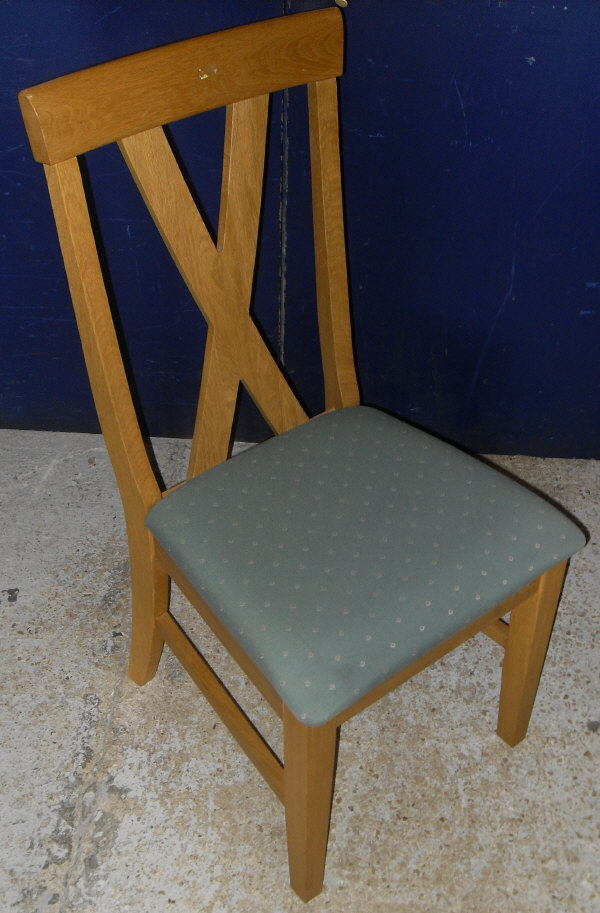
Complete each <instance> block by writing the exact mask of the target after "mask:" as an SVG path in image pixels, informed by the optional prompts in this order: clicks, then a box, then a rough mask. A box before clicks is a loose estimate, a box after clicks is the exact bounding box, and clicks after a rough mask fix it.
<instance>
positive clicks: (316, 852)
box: [283, 708, 337, 901]
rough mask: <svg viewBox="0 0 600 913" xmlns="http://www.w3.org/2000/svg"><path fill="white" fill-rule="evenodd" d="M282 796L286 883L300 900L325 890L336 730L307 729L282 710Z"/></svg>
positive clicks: (286, 711) (327, 727) (325, 728)
mask: <svg viewBox="0 0 600 913" xmlns="http://www.w3.org/2000/svg"><path fill="white" fill-rule="evenodd" d="M283 731H284V774H283V775H284V797H285V819H286V829H287V842H288V856H289V866H290V884H291V886H292V888H293V889H294V891H296V893H297V894H298V895H299V896H300V897H301V898H302V900H304V901H309V900H311V899H312V898H313V897H315V896H316V895H317V894H318V893H319V892H320V891H321V889H322V887H323V876H324V873H325V857H326V854H327V838H328V836H329V821H330V817H331V802H332V797H333V784H334V779H335V766H336V750H337V729H336V727H335V726H332V725H327V724H326V725H325V726H315V727H313V726H305V725H303V724H302V723H300V722H299V721H298V720H297V719H296V718H295V717H294V716H293V715H292V714H291V713H290V712H289V711H288V710H287V708H284V715H283Z"/></svg>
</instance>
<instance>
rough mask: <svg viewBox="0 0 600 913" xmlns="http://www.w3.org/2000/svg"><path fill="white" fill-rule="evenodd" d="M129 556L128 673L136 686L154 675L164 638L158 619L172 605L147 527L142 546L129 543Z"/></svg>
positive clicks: (167, 577)
mask: <svg viewBox="0 0 600 913" xmlns="http://www.w3.org/2000/svg"><path fill="white" fill-rule="evenodd" d="M146 537H147V540H148V541H145V540H146ZM129 555H130V565H131V609H132V620H131V646H130V650H129V669H128V675H129V677H130V678H131V679H132V680H133V681H134V682H135V683H136V684H137V685H145V684H146V682H149V681H150V679H151V678H153V677H154V675H155V673H156V670H157V668H158V664H159V662H160V658H161V655H162V651H163V646H164V639H163V637H162V635H161V634H160V632H159V631H158V629H157V627H156V619H157V618H158V616H159V615H162V614H163V612H166V611H167V610H168V608H169V576H168V574H167V573H166V572H165V571H164V570H163V569H162V568H161V567H160V566H159V564H158V561H157V559H156V555H155V553H154V547H153V545H152V542H151V540H150V534H149V533H147V532H146V530H144V532H143V540H142V542H141V546H140V547H138V548H135V547H134V544H133V543H131V542H130V549H129Z"/></svg>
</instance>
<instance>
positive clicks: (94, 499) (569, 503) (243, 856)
mask: <svg viewBox="0 0 600 913" xmlns="http://www.w3.org/2000/svg"><path fill="white" fill-rule="evenodd" d="M158 450H159V452H160V457H161V458H162V460H163V463H164V465H166V467H167V469H166V475H167V476H170V477H171V478H173V477H176V476H177V475H178V473H179V471H180V468H181V464H182V458H183V455H184V450H185V445H183V444H182V443H181V442H169V441H162V442H160V443H159V446H158ZM0 453H1V455H2V459H1V461H0V482H1V487H0V491H1V497H2V564H1V572H2V578H1V582H0V590H1V593H0V612H1V615H2V629H3V631H4V637H3V641H4V651H3V663H2V665H1V668H0V677H1V679H2V683H1V685H2V694H3V695H4V699H3V702H2V713H1V726H2V741H1V745H2V755H1V761H0V782H1V786H2V815H1V817H0V905H1V908H2V910H7V911H8V910H16V911H18V913H41V911H46V910H48V911H54V913H63V911H77V913H84V911H86V913H87V911H98V913H109V911H110V913H163V911H165V913H166V911H180V913H188V911H190V913H191V911H214V913H234V911H235V913H238V911H239V913H242V911H243V913H280V911H281V913H283V911H286V913H295V911H300V910H303V909H309V910H311V911H314V913H321V911H328V913H337V911H340V913H342V911H343V913H354V911H356V913H364V911H367V910H368V911H369V913H379V911H382V913H383V911H390V913H391V911H394V913H403V911H406V913H408V911H410V913H431V911H433V910H440V911H443V913H452V911H456V913H459V911H460V913H463V911H464V913H467V911H468V913H479V911H481V913H567V911H568V913H571V911H572V913H575V911H577V913H580V911H585V913H588V911H590V913H592V911H600V888H599V880H600V840H599V836H600V835H599V827H600V808H599V804H598V792H599V790H600V772H599V771H600V768H599V765H598V758H599V755H600V682H599V669H600V660H599V656H598V643H599V630H600V561H599V547H600V516H599V511H598V507H599V505H600V484H599V483H600V463H597V462H591V461H579V460H574V461H567V460H539V459H532V458H520V457H514V458H506V459H502V460H501V461H500V462H502V463H503V464H504V465H505V466H508V467H509V468H510V469H512V470H514V471H515V472H518V473H519V474H520V475H521V476H522V477H524V478H526V479H528V480H529V481H530V482H532V483H534V484H536V485H537V486H538V487H539V488H541V489H542V490H544V491H546V492H548V493H549V494H550V495H553V496H555V497H556V498H558V499H559V500H560V501H561V502H562V503H563V504H564V505H565V506H566V507H567V508H569V509H570V510H571V511H572V512H573V513H574V514H575V515H576V516H578V517H579V518H580V520H581V521H582V522H583V523H584V524H585V525H586V526H587V528H588V529H589V531H590V533H591V542H590V544H589V545H588V546H587V548H586V549H585V550H584V551H583V552H582V553H581V554H579V555H577V556H576V557H575V558H574V560H573V562H572V565H571V571H570V575H569V577H568V582H567V586H566V591H565V593H564V597H563V602H562V608H561V610H560V614H559V617H558V620H557V624H556V628H555V632H554V637H553V641H552V645H551V648H550V651H549V655H548V659H547V663H546V668H545V671H544V675H543V677H542V682H541V686H540V691H539V693H538V700H537V704H536V708H535V711H534V715H533V719H532V722H531V726H530V730H529V735H528V737H527V739H526V740H525V742H523V743H522V744H521V745H520V746H519V747H518V748H516V749H514V750H511V749H510V748H508V747H507V746H506V745H505V744H504V743H503V742H502V741H500V740H499V739H498V738H497V736H496V735H495V734H494V727H495V708H496V704H497V695H498V683H499V671H500V658H501V651H500V649H499V648H498V647H497V646H496V645H495V644H494V643H492V642H491V641H489V640H488V639H486V638H484V637H478V638H476V639H475V640H474V641H472V642H471V643H470V644H468V645H465V646H464V647H463V648H461V649H460V650H459V651H457V652H456V653H454V654H453V655H452V656H451V657H450V658H447V659H445V660H443V661H442V662H440V663H439V664H438V665H437V666H436V667H435V668H433V669H430V670H427V671H426V672H424V673H422V674H421V675H419V676H417V677H416V678H415V679H413V680H412V681H411V682H409V683H408V684H407V685H405V686H404V687H403V688H401V689H400V690H399V691H398V692H397V693H396V694H394V695H391V696H389V697H388V698H386V699H384V700H383V701H381V702H380V703H379V705H378V706H376V707H375V708H371V709H370V710H368V711H367V712H365V713H364V714H363V715H362V716H361V717H359V718H358V719H356V720H353V721H352V722H351V723H349V724H347V725H346V727H345V728H344V729H343V730H342V739H341V746H340V757H339V769H338V778H337V784H336V795H335V800H334V808H333V817H332V829H331V836H330V843H329V855H328V862H327V871H326V883H325V888H324V891H323V893H322V894H321V895H320V896H319V897H318V898H317V899H315V900H314V901H313V902H312V903H311V904H310V905H309V906H308V907H305V905H304V904H302V902H301V901H300V900H299V899H298V898H297V897H296V896H295V894H293V893H292V892H291V890H290V889H289V887H288V886H287V863H286V851H285V838H284V821H283V814H282V810H281V808H280V806H279V805H278V803H277V800H276V799H275V798H274V797H273V796H272V794H271V793H270V791H269V789H268V787H267V786H266V785H264V784H263V782H262V781H261V779H260V777H259V776H258V774H256V773H255V771H254V769H253V768H252V766H251V765H250V763H249V762H248V761H247V760H246V759H245V757H244V756H243V755H242V754H241V753H240V752H239V751H238V750H237V747H236V746H235V744H234V743H233V741H232V740H231V738H230V736H229V734H228V733H227V731H226V730H225V728H224V727H223V725H222V724H221V723H220V721H219V720H218V718H217V717H215V715H214V714H213V712H212V711H211V709H210V708H209V707H208V705H207V704H206V703H205V702H204V701H203V700H202V698H201V697H200V696H199V695H198V694H197V692H196V690H195V686H194V685H193V684H192V683H191V681H190V680H188V678H187V676H186V675H185V673H184V672H183V671H182V670H181V669H180V668H179V667H178V665H177V664H176V663H175V662H174V661H173V658H172V656H171V655H170V654H169V651H168V650H166V651H165V656H164V657H163V660H162V662H161V665H160V668H159V672H158V674H157V676H156V678H155V679H154V680H153V681H152V682H151V683H150V684H148V685H147V686H146V687H144V688H137V687H136V686H135V685H133V684H132V683H131V682H130V681H129V680H128V679H127V676H126V664H127V651H128V634H129V608H128V566H127V555H126V543H125V535H124V528H123V520H122V513H121V507H120V502H119V498H118V494H117V491H116V488H115V484H114V481H113V478H112V474H111V470H110V466H109V463H108V459H107V456H106V451H105V449H104V445H103V443H102V440H101V439H100V438H99V437H96V436H93V435H80V434H48V433H36V432H14V431H0ZM176 602H177V604H178V605H180V604H181V611H183V612H184V613H186V617H187V615H188V610H187V609H186V608H185V607H184V606H183V603H182V601H181V600H180V598H179V597H177V596H176ZM189 617H191V614H190V616H189ZM208 653H209V654H210V656H211V657H212V658H213V659H214V660H215V661H216V663H217V665H218V666H219V668H221V669H222V670H223V674H227V675H230V677H232V679H233V681H234V682H235V683H236V688H237V693H238V695H239V697H240V699H241V700H242V701H243V702H244V703H245V705H246V706H247V707H248V709H249V711H250V712H252V713H253V714H254V716H255V718H256V719H257V722H258V723H259V725H260V726H261V727H263V728H264V730H266V733H267V734H269V735H271V736H272V737H273V738H274V741H275V743H276V745H277V744H278V740H279V738H280V733H279V729H278V724H277V721H276V720H275V719H274V718H273V716H272V714H271V712H270V711H269V710H268V709H267V708H265V707H264V706H263V705H262V704H261V703H260V702H259V700H258V699H257V697H256V695H255V694H254V693H253V690H252V688H251V687H250V686H244V685H243V683H241V681H240V678H239V676H237V675H236V673H235V671H231V670H230V669H229V667H228V664H227V661H226V660H225V659H224V658H223V657H222V655H221V651H220V650H219V649H218V648H211V649H210V650H209V651H208Z"/></svg>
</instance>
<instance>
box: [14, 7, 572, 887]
mask: <svg viewBox="0 0 600 913" xmlns="http://www.w3.org/2000/svg"><path fill="white" fill-rule="evenodd" d="M342 65H343V30H342V20H341V16H340V14H339V11H338V10H337V9H335V8H331V9H326V10H321V11H316V12H310V13H302V14H298V15H290V16H285V17H282V18H280V19H276V20H272V21H268V22H263V23H258V24H253V25H247V26H242V27H240V28H237V29H232V30H229V31H225V32H222V33H217V34H213V35H207V36H204V37H199V38H194V39H191V40H188V41H183V42H181V43H177V44H173V45H169V46H166V47H163V48H159V49H156V50H151V51H147V52H144V53H140V54H136V55H134V56H131V57H128V58H124V59H121V60H117V61H114V62H112V63H107V64H102V65H100V66H96V67H92V68H91V69H87V70H84V71H82V72H79V73H74V74H72V75H68V76H64V77H62V78H59V79H56V80H53V81H51V82H47V83H44V84H42V85H38V86H35V87H34V88H31V89H27V90H24V91H23V92H22V93H21V94H20V103H21V107H22V111H23V116H24V119H25V123H26V126H27V130H28V134H29V138H30V141H31V146H32V149H33V153H34V156H35V158H36V159H37V160H38V161H40V162H43V163H44V166H45V170H46V174H47V179H48V184H49V189H50V194H51V198H52V205H53V208H54V213H55V217H56V223H57V226H58V233H59V237H60V243H61V246H62V252H63V256H64V261H65V265H66V270H67V274H68V278H69V284H70V289H71V294H72V298H73V304H74V307H75V312H76V315H77V322H78V325H79V330H80V333H81V339H82V344H83V349H84V353H85V358H86V362H87V368H88V371H89V375H90V379H91V384H92V388H93V393H94V397H95V402H96V406H97V410H98V414H99V417H100V421H101V424H102V429H103V433H104V436H105V439H106V444H107V447H108V450H109V452H110V456H111V459H112V463H113V466H114V470H115V473H116V477H117V480H118V484H119V487H120V491H121V495H122V498H123V504H124V509H125V517H126V523H127V532H128V537H129V547H130V558H131V582H132V602H133V623H132V624H133V627H132V640H131V660H130V667H129V673H130V675H131V678H132V679H133V680H134V681H135V682H137V683H139V684H144V683H145V682H147V681H148V680H149V679H151V678H152V676H153V675H154V673H155V672H156V669H157V665H158V662H159V659H160V656H161V652H162V649H163V644H164V643H165V642H166V643H167V644H169V646H170V647H171V649H172V650H173V652H174V653H175V655H176V656H177V657H178V658H179V660H180V661H181V662H182V663H183V665H184V666H185V668H186V669H187V670H188V672H189V674H190V675H191V676H192V678H193V679H194V681H195V682H196V683H197V684H198V686H199V687H200V689H201V690H202V691H203V693H204V694H205V695H206V697H207V698H208V700H209V701H210V702H211V704H212V705H213V707H214V708H215V710H216V711H217V712H218V713H219V714H220V716H221V717H222V718H223V720H224V722H225V723H226V724H227V726H228V727H229V728H230V730H231V731H232V733H233V734H234V735H235V737H236V739H237V740H238V742H239V743H240V745H241V746H242V748H243V749H244V750H245V751H246V752H247V754H248V755H249V757H250V758H251V759H252V761H253V762H254V764H255V765H256V767H257V768H258V770H259V771H260V772H261V773H262V775H263V776H264V778H265V779H266V781H267V783H268V784H269V785H270V786H271V788H272V789H273V790H274V792H275V793H276V795H277V796H278V797H279V798H280V799H281V801H282V802H283V805H284V808H285V816H286V826H287V837H288V851H289V866H290V879H291V884H292V887H293V888H294V890H295V891H296V892H297V893H298V894H299V895H300V897H301V898H303V899H304V900H309V899H310V898H312V897H314V896H315V895H316V894H318V893H319V891H320V890H321V888H322V883H323V874H324V867H325V855H326V846H327V837H328V829H329V820H330V809H331V802H332V794H333V783H334V772H335V761H336V744H337V738H338V732H339V727H340V726H341V724H342V723H343V722H344V721H345V720H347V719H349V718H350V717H352V716H353V715H355V714H356V713H358V712H359V711H361V710H362V709H363V708H365V707H367V706H368V705H369V704H371V703H372V702H373V701H375V700H376V699H377V698H379V697H381V696H382V695H384V694H386V693H387V692H389V691H390V690H391V689H392V688H395V687H396V686H397V685H399V684H400V683H401V682H404V681H406V680H407V679H409V678H410V677H411V676H413V675H414V674H415V673H417V672H419V671H420V670H421V669H423V668H425V667H426V666H428V665H429V664H430V663H432V662H434V661H435V660H437V659H438V658H439V657H441V656H443V655H444V654H445V653H447V652H448V651H450V650H452V649H453V648H454V647H456V646H458V645H459V644H461V643H462V642H463V641H465V640H466V639H467V638H470V637H472V636H473V635H474V634H476V633H478V632H480V631H483V632H485V633H486V634H488V635H489V636H490V637H491V638H493V639H494V640H495V641H497V642H498V643H500V644H501V645H502V646H503V647H504V649H505V657H504V663H503V671H502V683H501V690H500V708H499V717H498V733H499V735H500V736H501V737H502V738H503V739H504V740H505V741H506V742H508V743H509V744H510V745H515V744H516V743H517V742H519V741H520V740H521V739H522V738H523V737H524V735H525V733H526V730H527V726H528V722H529V718H530V715H531V711H532V707H533V703H534V699H535V694H536V690H537V685H538V680H539V677H540V674H541V670H542V666H543V663H544V659H545V654H546V649H547V645H548V641H549V637H550V633H551V629H552V625H553V619H554V615H555V612H556V608H557V603H558V599H559V595H560V592H561V587H562V583H563V577H564V573H565V568H566V562H567V560H568V559H569V557H570V556H571V555H572V554H573V553H574V552H575V551H576V550H577V549H579V548H580V547H581V546H582V545H583V544H584V536H583V534H582V533H581V532H580V530H579V528H578V527H577V526H576V525H575V524H574V523H573V522H572V521H571V520H570V519H568V518H567V517H566V516H564V515H563V513H562V512H560V511H559V510H558V509H556V508H555V507H554V506H552V505H551V504H549V503H548V502H547V501H546V500H544V499H542V498H540V497H538V496H537V495H535V494H533V493H532V492H531V491H530V490H528V489H526V488H525V487H522V486H520V485H519V484H518V483H517V482H515V481H513V480H511V479H509V478H507V477H506V476H505V475H503V474H501V473H499V472H496V471H495V470H494V469H492V468H491V467H489V466H488V465H486V464H485V463H483V462H481V461H479V460H477V459H475V458H472V457H470V456H467V455H465V454H464V453H463V452H461V451H459V450H457V449H454V448H452V447H450V446H448V445H446V444H445V443H443V442H441V441H439V440H437V439H436V438H434V437H432V436H429V435H427V434H424V433H423V432H421V431H419V430H417V429H415V428H413V427H411V426H410V425H408V424H405V423H403V422H402V421H400V420H398V419H395V418H392V417H391V416H389V415H387V414H385V413H383V412H380V411H378V410H376V409H373V408H370V407H366V406H362V405H359V393H358V386H357V381H356V375H355V368H354V358H353V350H352V339H351V330H350V318H349V305H348V290H347V276H346V255H345V246H344V228H343V214H342V193H341V178H340V164H339V148H338V108H337V94H336V93H337V86H336V77H337V76H338V75H340V74H341V72H342ZM300 84H307V86H308V101H309V122H310V154H311V172H312V188H313V190H312V194H313V210H314V246H315V256H316V274H317V299H318V320H319V331H320V339H321V351H322V360H323V371H324V382H325V402H326V408H325V411H324V413H323V414H321V415H319V416H317V417H313V418H311V419H309V417H308V416H307V414H306V413H305V411H304V409H303V408H302V406H301V405H300V403H299V401H298V399H297V398H296V396H295V394H294V393H293V392H292V390H291V388H290V386H289V385H288V383H287V381H286V378H285V375H284V373H283V371H282V369H281V367H280V365H278V364H277V363H276V361H275V360H274V358H273V356H272V354H271V353H270V351H269V349H268V347H267V346H266V345H265V343H264V341H263V337H262V336H261V333H260V332H259V330H258V328H257V326H256V324H255V322H254V320H253V318H252V317H251V316H250V314H249V308H250V299H251V290H252V283H253V274H254V261H255V251H256V244H257V236H258V229H259V216H260V211H261V194H262V183H263V161H264V153H265V136H266V129H267V115H268V105H269V94H270V93H272V92H276V91H278V90H281V89H284V88H285V87H291V86H296V85H300ZM219 106H226V110H227V114H226V136H225V153H224V175H223V183H222V195H221V207H220V218H219V226H218V240H217V243H216V245H215V244H214V243H213V241H212V240H211V237H210V235H209V233H208V231H207V229H206V227H205V225H204V223H203V221H202V218H201V216H200V215H199V212H198V210H197V208H196V206H195V204H194V202H193V200H192V196H191V194H190V192H189V190H188V187H187V185H186V182H185V180H184V179H183V177H182V175H181V173H180V171H179V169H178V166H177V164H176V161H175V158H174V155H173V152H172V150H171V148H170V145H169V143H168V142H167V140H166V138H165V133H164V130H163V126H162V125H164V124H168V123H169V122H172V121H175V120H179V119H181V118H185V117H188V116H190V115H195V114H198V113H199V112H203V111H207V110H209V109H213V108H216V107H219ZM113 141H117V142H118V144H119V147H120V149H121V151H122V153H123V155H124V157H125V160H126V162H127V165H128V166H129V169H130V170H131V173H132V174H133V177H134V178H135V181H136V183H137V185H138V187H139V189H140V192H141V194H142V195H143V197H144V200H145V202H146V204H147V206H148V209H149V210H150V213H151V214H152V217H153V219H154V221H155V222H156V225H157V226H158V229H159V231H160V232H161V234H162V237H163V239H164V241H165V243H166V245H167V247H168V248H169V251H170V252H171V254H172V256H173V258H174V260H175V262H176V264H177V267H178V268H179V270H180V272H181V273H182V275H183V277H184V279H185V281H186V283H187V285H188V288H189V289H190V291H191V293H192V295H193V296H194V298H195V300H196V301H197V303H198V306H199V308H200V309H201V311H202V313H203V314H204V317H205V318H206V321H207V323H208V337H207V344H206V351H205V355H204V367H203V375H202V383H201V390H200V396H199V404H198V413H197V422H196V427H195V431H194V435H193V442H192V450H191V458H190V465H189V474H188V480H187V481H185V482H184V483H183V484H181V485H179V486H178V487H175V488H173V489H171V490H169V491H166V492H165V491H161V488H160V486H159V483H158V482H157V480H156V478H155V475H154V472H153V469H152V466H151V463H150V462H149V459H148V456H147V451H146V447H145V445H144V440H143V438H142V434H141V432H140V426H139V424H138V419H137V416H136V412H135V409H134V406H133V403H132V398H131V395H130V392H129V387H128V382H127V377H126V372H125V370H124V366H123V362H122V358H121V354H120V351H119V345H118V342H117V336H116V333H115V329H114V325H113V320H112V317H111V309H110V307H109V303H108V300H107V294H106V291H105V285H104V281H103V277H102V271H101V267H100V263H99V259H98V255H97V251H96V244H95V240H94V232H93V230H92V224H91V221H90V216H89V214H88V206H87V203H86V195H85V193H84V188H83V185H82V179H81V174H80V166H79V162H78V156H80V155H81V154H83V153H85V152H87V151H88V150H91V149H93V148H95V147H98V146H101V145H103V144H106V143H109V142H113ZM141 307H142V303H140V308H141ZM240 383H241V384H243V385H244V386H245V387H246V389H247V390H248V391H249V392H250V394H251V396H252V397H253V399H254V400H255V402H256V403H257V404H258V406H259V408H260V410H261V412H262V414H263V416H264V417H265V419H266V420H267V422H268V423H269V425H270V426H271V427H272V429H273V431H274V432H275V436H274V437H273V438H271V439H270V440H269V441H267V442H265V443H263V444H261V445H258V446H257V447H255V448H252V449H250V450H248V451H246V452H244V453H243V454H241V455H238V456H236V457H234V458H233V459H230V460H228V459H227V457H228V451H229V442H230V434H231V427H232V421H233V416H234V409H235V405H236V399H237V396H238V389H239V386H240ZM169 578H172V579H173V580H174V581H175V582H176V583H177V585H178V586H179V587H180V588H181V590H182V591H183V592H184V593H185V594H186V595H187V597H188V598H189V600H190V601H191V602H192V603H193V605H194V606H195V607H196V608H197V610H198V611H199V612H200V614H201V615H202V616H203V618H204V619H205V620H206V621H207V623H208V624H209V625H210V627H211V628H212V630H213V631H214V632H215V634H216V635H217V637H218V638H220V640H221V641H222V643H223V644H224V645H225V646H226V647H227V649H228V650H229V651H230V653H231V654H232V656H233V657H234V658H235V660H237V662H238V663H239V665H240V666H241V667H242V669H243V670H244V671H245V672H246V674H247V675H248V676H249V678H250V679H251V680H252V681H253V682H254V684H255V685H256V686H257V687H258V688H259V689H260V691H261V692H262V694H263V695H264V696H265V698H266V700H267V701H268V702H269V703H270V704H271V706H272V707H273V708H274V710H275V711H276V713H277V714H278V715H279V716H280V717H281V718H282V720H283V732H284V763H282V762H281V761H280V760H279V758H278V757H277V756H276V755H275V753H274V752H273V751H272V750H271V748H270V747H269V746H268V745H267V744H266V742H264V741H263V739H262V737H261V736H260V734H259V733H258V732H257V730H256V729H255V728H254V726H253V725H252V723H251V722H250V721H249V720H248V719H247V717H246V716H245V715H244V713H243V712H242V711H241V709H240V708H239V706H238V705H237V704H236V702H235V701H234V700H233V698H232V697H231V696H230V694H229V692H228V691H227V690H226V689H225V688H224V687H223V685H222V684H221V683H220V681H219V680H218V679H217V678H216V677H215V675H214V673H213V672H212V670H211V668H210V667H209V666H208V665H207V663H206V661H205V660H204V658H203V656H202V655H201V654H200V653H199V652H198V650H197V649H196V647H195V646H194V645H193V644H192V642H191V641H190V640H189V639H188V637H187V636H186V634H185V633H184V632H183V630H182V629H181V627H180V626H179V625H178V623H177V621H176V620H175V618H174V617H173V616H172V615H171V614H170V612H169V604H168V600H169ZM508 613H510V623H507V622H506V621H505V620H503V619H504V617H505V616H507V615H508Z"/></svg>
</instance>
